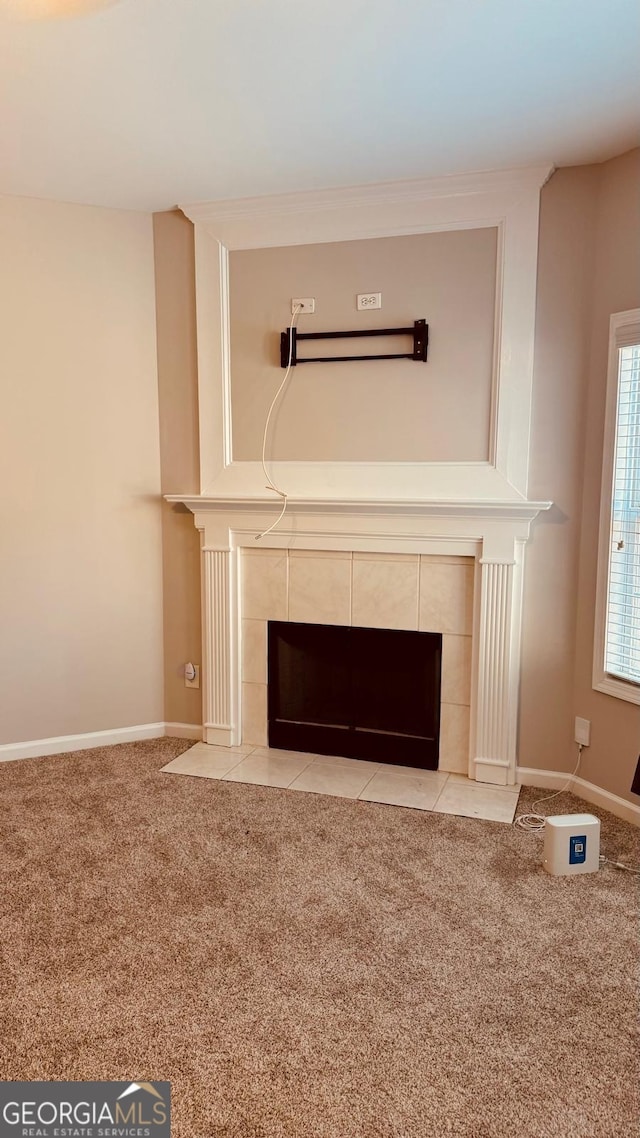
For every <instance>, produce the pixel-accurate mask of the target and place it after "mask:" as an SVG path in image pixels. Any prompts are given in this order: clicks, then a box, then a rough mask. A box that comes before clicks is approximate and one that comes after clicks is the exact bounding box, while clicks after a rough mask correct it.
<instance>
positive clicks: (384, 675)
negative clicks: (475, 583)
mask: <svg viewBox="0 0 640 1138" xmlns="http://www.w3.org/2000/svg"><path fill="white" fill-rule="evenodd" d="M441 660H442V636H441V635H440V633H436V632H405V631H399V630H395V629H388V628H345V627H342V626H339V625H327V624H295V623H290V622H285V621H269V689H268V691H269V746H270V747H284V748H286V749H288V750H294V751H309V752H312V753H316V754H322V755H345V756H347V757H349V758H355V759H374V760H376V761H379V762H387V763H401V764H406V765H408V766H414V767H424V768H427V769H429V770H436V769H437V766H438V742H439V734H440V673H441Z"/></svg>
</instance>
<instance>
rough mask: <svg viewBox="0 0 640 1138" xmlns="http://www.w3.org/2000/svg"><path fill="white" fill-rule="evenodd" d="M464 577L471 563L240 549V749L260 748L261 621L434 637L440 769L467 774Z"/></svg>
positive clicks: (263, 728)
mask: <svg viewBox="0 0 640 1138" xmlns="http://www.w3.org/2000/svg"><path fill="white" fill-rule="evenodd" d="M473 577H474V561H473V559H472V558H470V557H438V556H419V555H418V554H415V555H414V554H393V553H390V554H384V553H380V554H376V553H358V552H356V553H353V554H351V553H348V552H337V551H336V552H333V551H327V550H321V551H320V550H297V549H291V550H282V551H280V550H273V549H264V550H263V549H248V550H247V549H245V550H243V551H242V572H241V580H242V586H241V587H242V617H243V619H242V741H243V743H244V744H246V745H251V746H256V747H264V746H266V745H267V621H269V620H291V621H301V622H309V623H317V624H341V625H354V626H364V627H369V628H398V629H408V630H410V631H420V632H441V633H442V707H441V723H440V769H441V770H443V771H447V772H454V773H459V774H464V775H466V774H467V770H468V756H469V720H470V702H471V637H472V620H473Z"/></svg>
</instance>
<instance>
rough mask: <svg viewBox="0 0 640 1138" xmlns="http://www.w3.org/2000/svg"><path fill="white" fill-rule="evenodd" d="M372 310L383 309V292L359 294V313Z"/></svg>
mask: <svg viewBox="0 0 640 1138" xmlns="http://www.w3.org/2000/svg"><path fill="white" fill-rule="evenodd" d="M370 308H382V293H381V292H359V293H358V312H367V311H368V310H369V309H370Z"/></svg>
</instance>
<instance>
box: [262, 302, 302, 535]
mask: <svg viewBox="0 0 640 1138" xmlns="http://www.w3.org/2000/svg"><path fill="white" fill-rule="evenodd" d="M301 309H302V305H301V304H297V305H296V306H295V308H294V310H293V315H292V317H291V334H290V336H289V362H288V364H287V370H286V371H285V373H284V377H283V380H282V383H281V384H280V386H279V388H278V390H277V391H276V393H275V395H274V397H273V399H272V401H271V406H270V408H269V414H268V415H267V418H266V422H265V424H264V432H263V435H262V469H263V471H264V476H265V478H266V480H267V485H266V486H265V490H273V492H274V494H278V495H279V497H280V498H282V509H281V511H280V513H279V515H278V517H277V518H276V520H275V522H274V523H273V525H271V526H269V529H265V530H263V532H262V533H257V534H256V537H255V540H256V541H260V538H261V537H266V536H267V534H268V533H271V532H272V530H274V529H275V528H276V526H277V525H279V524H280V522H281V521H282V519H283V517H284V515H285V513H286V509H287V502H288V500H289V499H288V497H287V495H286V493H285V491H284V490H281V489H280V487H279V486H276V484H275V482H274V481H273V479H272V478H271V475H270V474H269V471H268V470H267V458H266V455H267V437H268V434H269V424H270V422H271V416H272V415H273V409H274V407H275V405H276V403H277V402H278V399H279V398H280V396H281V394H282V392H283V391H284V389H285V387H286V385H287V380H288V379H289V376H290V374H291V365H292V362H293V329H294V328H295V324H296V318H297V316H298V314H299V312H300V311H301Z"/></svg>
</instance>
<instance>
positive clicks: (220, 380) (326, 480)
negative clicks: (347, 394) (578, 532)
mask: <svg viewBox="0 0 640 1138" xmlns="http://www.w3.org/2000/svg"><path fill="white" fill-rule="evenodd" d="M551 172H552V167H551V166H544V167H535V168H525V169H517V170H507V171H499V172H488V173H479V174H470V175H456V176H452V177H445V178H435V179H428V180H419V181H410V182H400V183H385V184H381V185H373V186H356V187H351V188H347V189H337V190H325V191H319V192H311V193H299V194H285V195H277V196H274V197H270V198H258V199H243V200H240V201H224V202H208V203H206V202H205V203H197V204H195V205H191V206H183V207H182V209H183V212H184V213H185V214H186V216H187V217H189V218H190V219H191V220H192V221H193V223H194V226H195V253H196V308H197V312H196V316H197V337H198V400H199V427H200V494H199V495H195V496H194V495H180V494H175V495H169V496H168V500H169V501H172V502H176V503H177V502H181V503H183V504H184V505H186V506H188V508H189V509H190V510H191V511H192V512H193V514H194V515H195V523H196V526H197V527H198V529H199V530H200V532H201V536H202V595H203V606H202V607H203V662H202V663H203V673H202V675H203V696H204V717H205V722H204V739H205V741H206V742H209V743H218V744H227V745H228V744H235V743H238V742H239V741H240V733H241V722H242V720H241V710H242V709H241V690H242V686H241V682H240V681H241V673H240V629H241V618H242V612H241V589H240V588H239V576H240V572H241V555H240V554H241V550H242V548H243V547H252V548H255V547H256V545H257V544H260V545H262V546H263V547H266V548H274V549H283V548H286V549H291V550H293V549H307V550H337V551H345V550H346V551H351V552H358V551H368V552H371V553H378V554H383V553H385V552H386V553H399V554H403V553H404V554H414V555H415V554H416V553H417V554H422V555H435V556H439V555H440V556H452V555H453V556H463V557H473V558H474V559H475V565H476V571H475V595H474V615H473V665H472V691H471V712H470V720H471V731H470V751H469V775H470V777H472V778H476V779H480V780H482V781H486V782H493V783H497V784H503V785H506V784H509V783H513V782H515V780H516V734H517V708H518V686H519V672H520V626H521V616H522V569H523V555H524V546H525V544H526V542H527V539H528V537H529V529H530V525H531V523H532V521H533V520H534V519H535V517H536V516H537V514H538V513H539V512H540V511H541V510H546V509H548V508H549V506H550V505H551V503H550V502H532V501H529V500H528V493H527V487H528V470H529V434H530V421H531V395H532V383H533V344H534V331H535V298H536V276H537V249H538V215H539V199H540V189H541V187H542V185H544V182H545V181H546V180H547V178H548V177H549V175H550V173H551ZM484 226H491V227H496V229H497V232H498V241H497V265H496V306H495V322H494V343H495V350H494V364H493V374H492V386H491V430H490V438H489V440H488V451H489V458H488V461H486V462H421V463H409V462H407V463H405V462H351V463H349V462H341V463H336V462H328V461H327V462H275V463H270V464H269V466H270V474H271V477H272V478H273V480H274V482H275V483H276V484H277V485H279V486H281V487H282V488H283V489H284V490H285V491H286V492H287V495H288V509H287V513H286V515H285V517H284V518H283V520H282V522H281V523H280V524H279V525H278V527H277V528H276V530H275V531H274V532H273V533H271V534H269V535H268V536H267V537H265V538H261V539H260V541H259V542H256V535H258V534H260V533H262V532H263V531H264V530H265V529H267V528H268V527H269V526H270V525H271V524H272V523H273V521H275V519H276V517H277V515H278V513H279V510H280V500H279V499H278V500H276V501H275V502H274V500H273V499H274V495H273V494H270V493H269V492H268V491H266V490H265V488H264V487H265V479H264V474H263V471H262V468H261V464H260V462H237V461H235V459H234V455H233V445H232V444H233V436H232V429H231V358H230V348H229V342H230V331H229V329H230V314H229V251H230V250H233V249H251V248H254V249H256V248H264V247H267V246H283V245H306V244H313V243H320V242H332V241H349V240H366V239H368V238H376V237H389V236H395V235H399V234H409V233H428V232H437V231H442V230H456V229H469V228H479V227H484ZM426 315H427V316H428V314H426ZM461 334H464V328H461ZM381 413H384V412H383V411H381Z"/></svg>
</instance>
